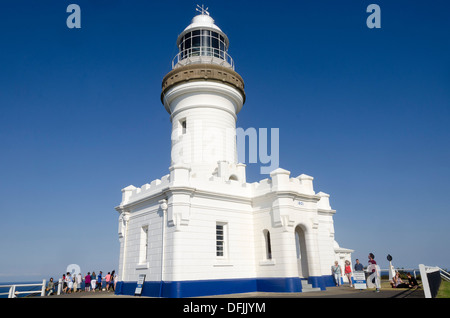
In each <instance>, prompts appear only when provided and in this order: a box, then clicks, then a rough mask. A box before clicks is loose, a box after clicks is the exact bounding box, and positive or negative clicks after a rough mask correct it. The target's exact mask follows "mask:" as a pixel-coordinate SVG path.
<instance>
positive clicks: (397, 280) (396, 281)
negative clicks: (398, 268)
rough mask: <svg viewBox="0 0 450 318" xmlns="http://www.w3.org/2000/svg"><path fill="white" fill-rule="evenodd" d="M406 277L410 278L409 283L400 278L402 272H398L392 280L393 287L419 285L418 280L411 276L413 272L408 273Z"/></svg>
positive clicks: (414, 286) (413, 286)
mask: <svg viewBox="0 0 450 318" xmlns="http://www.w3.org/2000/svg"><path fill="white" fill-rule="evenodd" d="M406 277H407V278H408V284H407V283H404V282H403V281H402V279H401V278H400V273H399V272H396V273H395V276H394V277H392V281H390V283H391V286H392V288H417V287H418V286H419V284H418V283H417V280H416V279H415V278H414V277H412V276H411V273H406Z"/></svg>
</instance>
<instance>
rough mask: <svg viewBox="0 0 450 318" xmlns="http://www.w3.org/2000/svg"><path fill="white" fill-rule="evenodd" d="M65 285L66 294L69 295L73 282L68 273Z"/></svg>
mask: <svg viewBox="0 0 450 318" xmlns="http://www.w3.org/2000/svg"><path fill="white" fill-rule="evenodd" d="M66 283H67V293H68V294H70V293H71V292H72V289H73V280H72V276H71V275H70V273H69V272H67V274H66Z"/></svg>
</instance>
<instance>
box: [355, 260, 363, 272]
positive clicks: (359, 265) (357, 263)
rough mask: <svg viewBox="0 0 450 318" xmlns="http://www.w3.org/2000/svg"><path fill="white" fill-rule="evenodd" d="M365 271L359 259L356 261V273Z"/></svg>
mask: <svg viewBox="0 0 450 318" xmlns="http://www.w3.org/2000/svg"><path fill="white" fill-rule="evenodd" d="M363 270H364V266H363V264H361V263H360V262H359V259H356V263H355V272H359V271H363Z"/></svg>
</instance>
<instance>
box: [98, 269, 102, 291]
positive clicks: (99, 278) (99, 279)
mask: <svg viewBox="0 0 450 318" xmlns="http://www.w3.org/2000/svg"><path fill="white" fill-rule="evenodd" d="M97 286H98V291H102V271H100V273H98V276H97Z"/></svg>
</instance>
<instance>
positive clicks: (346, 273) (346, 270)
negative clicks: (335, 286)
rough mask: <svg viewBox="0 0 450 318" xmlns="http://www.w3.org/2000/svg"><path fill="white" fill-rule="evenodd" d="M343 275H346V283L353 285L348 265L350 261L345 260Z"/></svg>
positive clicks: (350, 269) (350, 268)
mask: <svg viewBox="0 0 450 318" xmlns="http://www.w3.org/2000/svg"><path fill="white" fill-rule="evenodd" d="M344 273H345V276H347V279H348V283H349V284H350V287H353V283H352V267H351V266H350V261H348V260H346V261H345V269H344Z"/></svg>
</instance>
